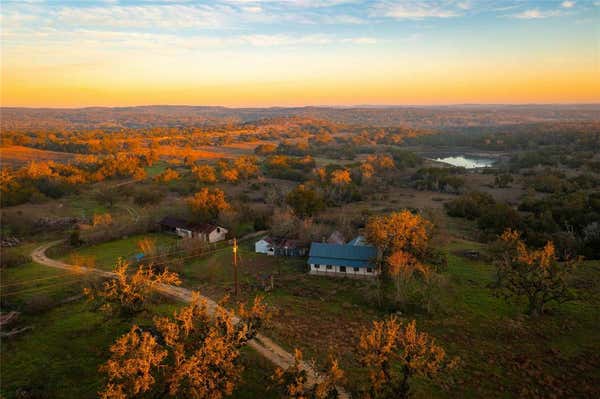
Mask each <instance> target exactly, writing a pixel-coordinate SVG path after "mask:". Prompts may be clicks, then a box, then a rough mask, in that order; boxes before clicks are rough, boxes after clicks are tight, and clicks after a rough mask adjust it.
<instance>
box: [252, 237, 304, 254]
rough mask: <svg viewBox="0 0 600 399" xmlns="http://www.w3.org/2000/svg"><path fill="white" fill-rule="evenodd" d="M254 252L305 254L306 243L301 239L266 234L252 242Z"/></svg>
mask: <svg viewBox="0 0 600 399" xmlns="http://www.w3.org/2000/svg"><path fill="white" fill-rule="evenodd" d="M254 252H256V253H259V254H266V255H276V256H306V254H307V253H308V243H307V242H304V241H301V240H292V239H289V238H281V237H278V238H274V237H268V236H267V237H263V238H261V239H260V240H258V241H256V242H255V243H254Z"/></svg>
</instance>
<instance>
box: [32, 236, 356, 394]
mask: <svg viewBox="0 0 600 399" xmlns="http://www.w3.org/2000/svg"><path fill="white" fill-rule="evenodd" d="M61 242H62V240H59V241H53V242H49V243H47V244H44V245H42V246H40V247H38V248H36V249H34V250H33V252H32V253H31V258H32V259H33V261H34V262H37V263H39V264H42V265H45V266H49V267H54V268H58V269H64V270H77V271H78V272H87V273H94V274H96V275H98V276H102V277H108V278H112V277H114V276H115V274H114V273H112V272H107V271H104V270H97V269H87V268H83V267H77V268H76V267H75V266H73V265H70V264H68V263H65V262H61V261H59V260H55V259H50V258H48V257H47V256H46V251H47V250H48V248H50V247H53V246H55V245H58V244H60V243H61ZM157 290H158V291H159V292H160V293H161V294H163V295H165V296H168V297H171V298H174V299H176V300H179V301H182V302H190V301H191V300H192V291H191V290H189V289H187V288H182V287H175V286H172V285H167V284H160V285H159V286H158V287H157ZM201 298H203V299H204V300H205V301H206V305H207V307H208V310H209V312H210V313H211V314H212V313H214V311H215V309H216V308H217V306H219V305H218V304H217V303H216V302H215V301H213V300H212V299H210V298H208V297H205V296H202V297H201ZM235 320H236V322H237V320H238V319H237V318H235ZM248 345H249V346H250V347H252V348H253V349H254V350H256V351H257V352H258V353H260V354H261V355H262V356H264V357H265V358H267V359H268V360H270V361H271V362H272V363H273V364H274V365H275V366H278V367H281V368H283V369H286V368H288V367H290V366H291V365H293V364H294V356H293V355H292V354H291V353H289V352H288V351H286V350H285V349H283V348H282V347H281V346H279V345H277V344H276V343H275V342H273V341H272V340H271V339H269V338H268V337H266V336H264V335H262V334H258V335H257V336H256V337H255V338H254V339H253V340H251V341H250V342H248ZM303 368H304V370H306V372H307V374H308V379H309V384H313V383H314V382H315V381H318V380H319V376H318V374H317V373H316V371H315V370H314V369H313V368H312V367H311V366H310V365H309V364H308V363H304V364H303ZM338 391H339V398H340V399H349V398H350V395H349V394H348V393H346V391H345V390H344V389H343V388H341V387H338Z"/></svg>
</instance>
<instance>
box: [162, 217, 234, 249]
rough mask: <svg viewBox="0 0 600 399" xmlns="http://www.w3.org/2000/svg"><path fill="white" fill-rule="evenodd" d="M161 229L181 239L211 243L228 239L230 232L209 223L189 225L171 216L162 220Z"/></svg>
mask: <svg viewBox="0 0 600 399" xmlns="http://www.w3.org/2000/svg"><path fill="white" fill-rule="evenodd" d="M160 227H161V229H162V230H163V231H168V232H171V233H175V234H177V235H178V236H179V237H181V238H197V239H200V240H203V241H206V242H209V243H214V242H218V241H223V240H224V239H225V238H226V237H227V231H228V230H227V229H226V228H224V227H221V226H216V225H213V224H208V223H202V224H195V223H189V222H186V221H185V220H182V219H178V218H174V217H171V216H167V217H165V218H164V219H163V220H161V222H160Z"/></svg>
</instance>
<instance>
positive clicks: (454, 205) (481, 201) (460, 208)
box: [444, 191, 496, 220]
mask: <svg viewBox="0 0 600 399" xmlns="http://www.w3.org/2000/svg"><path fill="white" fill-rule="evenodd" d="M495 203H496V201H494V198H493V197H492V196H491V195H489V194H487V193H481V192H477V191H473V192H471V193H467V194H464V195H461V196H460V197H458V198H456V199H454V200H452V201H450V202H448V203H446V204H444V207H445V208H446V213H448V215H449V216H454V217H463V218H467V219H469V220H474V219H477V218H478V217H480V216H481V215H482V214H483V213H484V212H485V209H486V208H488V207H490V206H492V205H494V204H495Z"/></svg>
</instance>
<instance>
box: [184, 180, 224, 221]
mask: <svg viewBox="0 0 600 399" xmlns="http://www.w3.org/2000/svg"><path fill="white" fill-rule="evenodd" d="M187 202H188V205H189V207H190V209H191V211H192V213H194V214H195V215H196V216H197V217H198V219H200V220H202V221H211V220H215V219H216V218H217V217H218V216H219V213H221V212H222V211H225V210H227V209H229V208H230V205H229V203H228V202H227V200H226V199H225V193H224V192H223V190H221V189H219V188H215V189H208V188H203V189H201V190H200V191H198V192H197V193H196V194H194V196H193V197H190V198H188V200H187Z"/></svg>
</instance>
